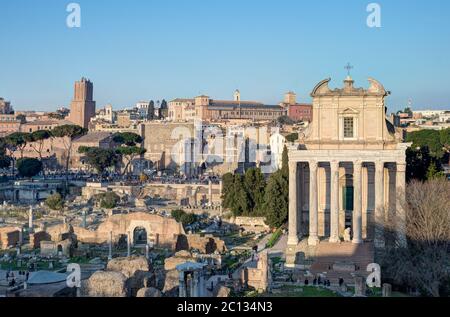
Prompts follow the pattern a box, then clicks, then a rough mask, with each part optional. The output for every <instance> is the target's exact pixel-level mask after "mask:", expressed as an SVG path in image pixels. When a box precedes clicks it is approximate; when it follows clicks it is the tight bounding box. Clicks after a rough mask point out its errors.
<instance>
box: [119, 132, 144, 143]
mask: <svg viewBox="0 0 450 317" xmlns="http://www.w3.org/2000/svg"><path fill="white" fill-rule="evenodd" d="M113 141H114V142H116V143H117V144H120V145H126V146H136V145H137V144H140V143H142V141H143V139H142V137H141V136H140V135H139V134H136V133H133V132H121V133H116V134H114V135H113Z"/></svg>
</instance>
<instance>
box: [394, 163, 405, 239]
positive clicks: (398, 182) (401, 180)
mask: <svg viewBox="0 0 450 317" xmlns="http://www.w3.org/2000/svg"><path fill="white" fill-rule="evenodd" d="M405 172H406V164H405V163H404V162H401V163H397V175H396V176H395V188H396V194H397V199H396V217H395V219H396V221H397V240H398V245H399V246H400V247H406V228H405V226H406V213H405V209H404V208H403V207H404V202H405V190H406V175H405Z"/></svg>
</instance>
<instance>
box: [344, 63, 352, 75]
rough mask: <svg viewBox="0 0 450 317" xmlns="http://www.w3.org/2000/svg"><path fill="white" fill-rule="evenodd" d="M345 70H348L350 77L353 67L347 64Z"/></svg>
mask: <svg viewBox="0 0 450 317" xmlns="http://www.w3.org/2000/svg"><path fill="white" fill-rule="evenodd" d="M344 68H345V69H346V70H347V75H348V76H350V71H351V70H352V69H353V66H352V65H351V64H350V63H347V65H345V67H344Z"/></svg>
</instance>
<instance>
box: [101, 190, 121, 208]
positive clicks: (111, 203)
mask: <svg viewBox="0 0 450 317" xmlns="http://www.w3.org/2000/svg"><path fill="white" fill-rule="evenodd" d="M95 199H96V200H97V201H98V202H100V207H101V208H106V209H113V208H115V207H117V204H118V203H119V201H120V197H119V196H118V195H117V194H116V193H114V192H107V193H103V194H98V195H96V196H95Z"/></svg>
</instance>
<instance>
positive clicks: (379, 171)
mask: <svg viewBox="0 0 450 317" xmlns="http://www.w3.org/2000/svg"><path fill="white" fill-rule="evenodd" d="M383 224H384V162H382V161H376V162H375V239H374V242H375V247H377V248H383V247H384V230H383Z"/></svg>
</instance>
